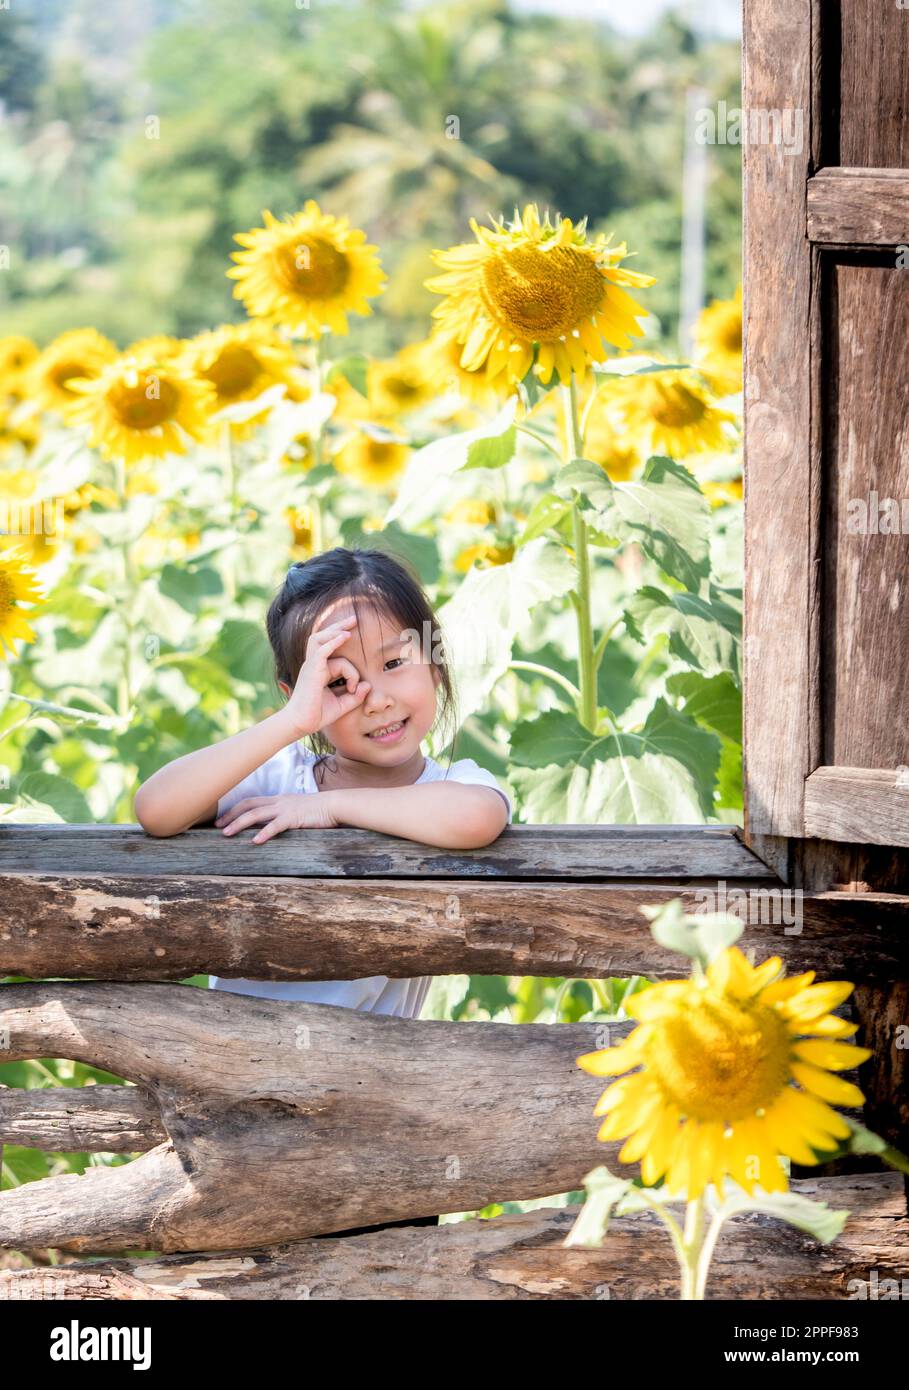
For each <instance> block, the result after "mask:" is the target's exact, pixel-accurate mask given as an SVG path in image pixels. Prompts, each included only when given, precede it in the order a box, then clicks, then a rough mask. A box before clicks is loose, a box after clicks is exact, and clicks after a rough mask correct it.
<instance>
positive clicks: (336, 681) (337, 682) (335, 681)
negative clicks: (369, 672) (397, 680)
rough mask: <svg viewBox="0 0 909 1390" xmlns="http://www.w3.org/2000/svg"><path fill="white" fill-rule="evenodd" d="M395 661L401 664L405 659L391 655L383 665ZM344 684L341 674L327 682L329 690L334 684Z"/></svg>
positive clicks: (391, 663)
mask: <svg viewBox="0 0 909 1390" xmlns="http://www.w3.org/2000/svg"><path fill="white" fill-rule="evenodd" d="M396 661H398V662H400V663H401V664H402V665H404V664H405V659H404V657H403V656H393V657H391V658H390V659H389V660H388V661H386V663H385V665H386V666H391V665H393V663H394V662H396ZM346 684H347V681H346V680H345V678H344V677H343V676H335V678H334V680H333V681H329V682H328V689H329V690H333V689H334V687H335V686H336V685H346Z"/></svg>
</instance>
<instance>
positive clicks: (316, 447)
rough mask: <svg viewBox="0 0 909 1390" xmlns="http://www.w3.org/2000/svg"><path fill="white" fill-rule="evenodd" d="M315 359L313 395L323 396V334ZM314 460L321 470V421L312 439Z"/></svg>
mask: <svg viewBox="0 0 909 1390" xmlns="http://www.w3.org/2000/svg"><path fill="white" fill-rule="evenodd" d="M314 357H315V362H314V364H313V377H314V380H313V386H314V392H313V394H314V395H316V396H321V394H322V377H323V370H322V337H321V334H320V336H319V337H318V338H317V339H316V342H315V351H314ZM312 458H313V467H314V468H319V467H320V466H321V463H322V422H321V420H320V421H319V425H318V428H317V429H316V432H315V434H314V435H313V439H312Z"/></svg>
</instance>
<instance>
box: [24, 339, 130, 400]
mask: <svg viewBox="0 0 909 1390" xmlns="http://www.w3.org/2000/svg"><path fill="white" fill-rule="evenodd" d="M116 356H117V349H116V347H115V345H114V344H113V343H112V342H111V341H110V339H109V338H105V337H104V335H103V334H101V333H98V332H97V331H96V330H95V329H94V328H74V329H72V331H71V332H69V333H61V334H60V337H59V338H55V339H54V341H53V342H52V343H49V344H48V346H47V347H46V348H45V349H44V351H43V352H42V353H40V354H39V356H38V357H36V358H35V360H34V362H32V364H31V366H30V367H29V369H28V376H27V382H28V389H29V391H30V393H31V394H32V395H33V396H34V397H35V398H36V400H37V401H38V403H39V404H40V406H41V407H42V409H44V410H59V411H62V410H64V409H65V408H66V406H68V405H70V404H71V403H72V401H73V400H74V399H75V398H76V395H75V392H74V391H73V388H72V386H70V384H69V383H70V382H71V381H72V380H73V379H74V378H75V377H83V378H85V379H93V378H95V377H97V376H98V375H99V374H100V373H101V371H102V370H103V368H104V367H106V366H107V365H108V363H110V362H113V361H114V359H115V358H116Z"/></svg>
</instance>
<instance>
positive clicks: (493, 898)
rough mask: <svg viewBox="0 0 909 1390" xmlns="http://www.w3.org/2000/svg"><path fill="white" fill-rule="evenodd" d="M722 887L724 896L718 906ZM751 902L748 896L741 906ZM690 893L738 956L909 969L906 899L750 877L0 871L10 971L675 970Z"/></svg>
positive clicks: (164, 975)
mask: <svg viewBox="0 0 909 1390" xmlns="http://www.w3.org/2000/svg"><path fill="white" fill-rule="evenodd" d="M720 891H722V893H724V894H725V897H721V896H720ZM745 894H747V896H742V895H745ZM676 897H677V898H680V899H681V901H682V904H683V907H684V909H685V910H686V911H689V912H703V911H711V910H717V909H721V908H723V907H724V905H725V907H726V908H729V909H735V910H738V911H739V912H740V915H742V916H743V917H744V918H745V920H746V922H747V925H746V931H745V935H744V937H743V942H742V944H743V946H744V947H745V948H746V949H749V950H753V951H755V952H757V953H758V955H760V956H761V957H763V956H765V955H766V956H769V955H775V954H779V955H780V956H782V958H783V959H784V961H785V962H786V963H787V965H788V966H789V968H790V969H793V970H794V969H808V968H815V967H817V966H818V964H819V963H820V962H823V969H824V971H825V973H827V974H830V973H831V972H832V973H834V974H840V973H843V972H845V974H846V976H847V978H850V979H856V978H859V979H864V980H866V981H868V980H873V979H891V978H892V976H893V973H894V972H897V973H899V972H900V971H903V972H904V973H906V974H907V975H909V963H907V957H906V952H907V944H909V933H907V930H906V922H907V909H909V897H907V896H905V895H902V896H901V895H896V894H890V895H888V894H880V895H869V894H863V893H860V894H850V893H841V894H837V893H829V894H828V893H821V894H814V895H807V896H801V897H800V896H798V895H795V896H793V895H791V894H787V893H786V891H785V890H784V889H782V888H776V887H773V886H768V885H765V884H757V885H753V884H752V885H749V884H747V882H745V883H740V884H739V885H736V884H734V883H725V882H723V883H722V884H717V883H716V882H712V883H708V884H707V885H706V886H702V887H689V886H680V885H671V884H666V883H650V884H640V883H633V884H632V883H628V882H618V883H614V884H593V883H558V882H557V883H520V882H495V881H494V882H469V881H464V880H452V881H451V882H448V883H446V882H445V881H444V880H435V881H429V882H426V883H405V882H402V881H400V880H394V879H391V880H387V881H385V880H382V879H370V880H368V881H364V882H362V883H357V882H356V881H352V880H349V879H322V880H319V879H306V880H302V881H301V880H289V879H285V878H276V879H265V878H251V879H243V878H187V879H181V878H172V877H155V878H148V879H142V878H138V877H128V878H107V877H103V876H98V877H95V878H90V877H87V876H81V875H80V876H79V877H73V878H70V877H68V876H64V875H62V874H61V875H46V874H22V875H18V876H17V875H12V874H6V875H2V876H0V901H2V902H3V904H4V907H3V912H2V917H0V974H10V975H26V976H29V977H30V978H32V979H41V978H45V979H46V978H48V977H60V976H62V977H66V978H70V979H98V978H100V979H119V980H184V979H188V978H189V977H190V976H192V975H196V974H205V973H211V974H214V975H220V976H225V977H234V978H245V979H253V980H257V979H272V980H319V979H322V980H325V979H327V980H336V979H337V980H340V979H344V980H350V979H360V978H363V977H366V976H370V975H379V974H382V975H386V976H389V977H390V978H394V979H401V978H405V979H406V978H409V977H413V976H417V975H446V974H464V973H468V974H477V975H542V976H552V975H556V976H563V977H572V978H588V979H602V978H606V977H608V976H610V975H646V976H649V977H650V978H652V979H659V978H665V977H667V976H669V977H675V976H677V975H678V972H679V966H680V957H678V956H677V955H675V954H673V953H672V952H669V951H666V950H664V949H663V948H662V947H660V946H658V945H657V944H656V943H655V942H654V940H653V937H652V936H651V933H650V928H649V924H648V923H647V921H646V919H645V918H644V916H643V914H642V913H641V911H640V909H641V907H642V906H645V905H649V904H652V903H660V902H668V901H669V900H670V899H672V898H676Z"/></svg>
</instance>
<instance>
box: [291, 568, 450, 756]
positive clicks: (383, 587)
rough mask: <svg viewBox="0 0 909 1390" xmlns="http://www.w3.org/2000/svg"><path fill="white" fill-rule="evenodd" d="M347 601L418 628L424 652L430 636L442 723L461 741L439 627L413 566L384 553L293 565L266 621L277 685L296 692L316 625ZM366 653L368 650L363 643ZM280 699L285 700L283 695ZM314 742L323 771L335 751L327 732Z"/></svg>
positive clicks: (315, 736)
mask: <svg viewBox="0 0 909 1390" xmlns="http://www.w3.org/2000/svg"><path fill="white" fill-rule="evenodd" d="M347 597H349V598H351V599H363V600H365V601H366V602H367V603H369V605H370V607H371V608H372V611H373V613H374V614H376V615H378V614H379V613H382V614H384V616H385V617H386V618H387V619H388V620H389V621H390V622H392V623H399V624H400V627H401V630H402V631H406V630H407V629H410V628H413V629H414V630H415V631H416V632H418V633H420V636H421V643H422V645H423V648H424V650H425V646H426V634H427V633H428V634H429V635H430V643H431V649H430V653H429V656H428V659H430V660H431V661H432V662H433V664H434V665H436V666H437V667H438V669H439V674H440V676H441V681H440V687H441V692H442V707H441V710H440V711H439V714H438V717H437V723H439V724H440V725H441V726H442V727H444V726H445V724H446V723H447V722H448V721H451V729H450V733H451V735H454V736H456V733H457V726H458V720H457V700H456V696H455V692H454V686H453V682H452V678H451V672H450V671H449V668H448V663H447V660H446V656H445V650H444V646H443V644H442V639H441V632H440V625H439V621H438V619H437V618H436V615H435V613H434V612H433V609H432V605H431V604H430V602H429V600H428V598H427V597H426V594H425V593H424V592H423V588H422V586H421V584H420V581H419V579H418V578H417V576H416V574H414V573H413V571H412V569H411V568H410V566H409V565H408V563H407V562H406V561H404V560H402V559H400V558H398V557H397V556H394V555H390V554H389V553H388V552H387V551H384V550H378V549H377V550H360V549H356V548H355V549H352V550H347V549H345V548H344V547H343V546H340V545H339V546H335V548H334V549H333V550H325V551H323V552H322V553H321V554H320V555H313V556H312V557H311V559H309V560H302V561H298V562H297V563H296V564H294V565H291V567H290V569H289V570H288V571H287V575H286V576H285V579H284V582H283V584H282V585H281V588H280V589H279V590H278V593H277V594H276V595H275V597H274V599H273V600H272V602H271V605H270V607H269V609H268V615H267V617H266V620H265V624H266V628H267V631H268V640H269V642H270V643H271V649H272V652H273V653H274V658H275V668H274V676H275V681H276V682H277V681H284V682H285V684H286V685H289V686H290V688H291V690H293V688H294V686H295V684H296V681H297V676H298V675H299V673H300V667H301V666H302V665H303V662H304V660H305V658H306V644H307V643H308V641H309V637H310V634H311V632H312V630H313V626H314V625H315V622H316V619H317V618H318V617H319V615H320V613H322V612H323V610H324V609H325V608H326V607H327V606H328V605H329V604H330V603H333V602H334V601H335V600H336V599H339V598H347ZM360 647H361V650H362V637H361V639H360ZM279 694H283V692H282V691H280V689H279ZM435 727H436V725H435V724H434V725H433V728H435ZM308 738H309V739H310V741H311V743H312V748H313V752H315V753H316V754H317V755H318V757H317V759H316V764H315V766H318V764H319V763H320V762H321V761H322V760H323V759H325V758H327V757H328V754H329V753H330V751H331V747H332V745H331V744H330V742H329V741H328V739H327V738H326V737H325V735H324V734H323V733H322V732H321V730H317V731H316V732H315V733H312V734H309V735H308ZM446 744H450V745H451V747H450V750H449V755H448V765H449V767H450V766H451V760H452V758H453V756H454V739H453V738H452V737H449V738H448V739H446ZM313 770H314V771H315V767H314V769H313Z"/></svg>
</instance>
